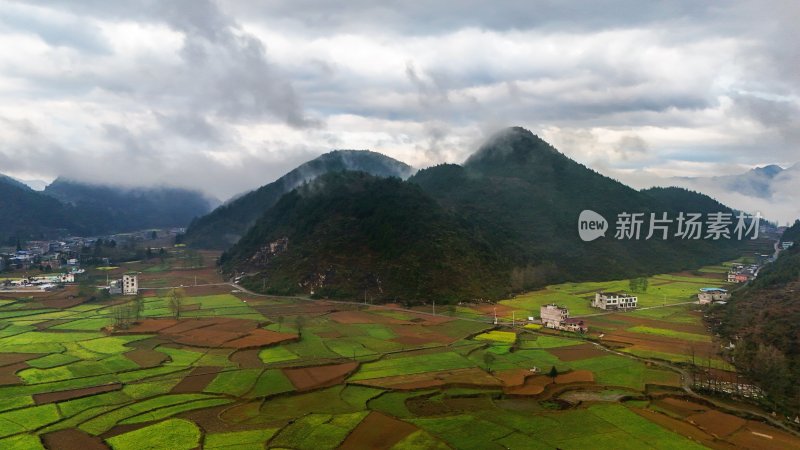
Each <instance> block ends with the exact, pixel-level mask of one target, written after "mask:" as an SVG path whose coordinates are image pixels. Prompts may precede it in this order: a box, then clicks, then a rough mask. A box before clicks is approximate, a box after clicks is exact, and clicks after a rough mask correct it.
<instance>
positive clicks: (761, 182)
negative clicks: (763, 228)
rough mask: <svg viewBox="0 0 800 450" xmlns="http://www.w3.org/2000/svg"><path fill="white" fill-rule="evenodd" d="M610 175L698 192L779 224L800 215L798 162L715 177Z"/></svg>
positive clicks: (642, 184)
mask: <svg viewBox="0 0 800 450" xmlns="http://www.w3.org/2000/svg"><path fill="white" fill-rule="evenodd" d="M613 176H615V177H616V178H618V179H620V180H623V181H625V182H628V183H630V184H632V185H634V186H638V187H650V186H680V187H685V188H687V189H692V190H695V191H699V192H702V193H704V194H706V195H710V196H711V197H714V198H715V199H717V200H719V201H720V202H722V203H725V204H726V205H729V206H731V207H733V208H736V209H740V210H743V211H748V212H750V213H753V214H754V213H756V212H760V213H761V215H762V216H764V217H765V218H767V219H769V220H772V221H777V222H778V223H779V224H782V225H784V224H791V223H793V222H794V221H795V220H796V219H797V218H800V203H798V201H797V198H798V197H797V193H798V192H800V163H798V164H794V165H792V166H789V167H788V168H783V167H781V166H779V165H776V164H771V165H766V166H761V167H755V168H753V169H750V170H747V171H744V172H740V173H734V174H730V175H717V176H712V175H709V176H693V177H658V176H657V175H654V174H652V173H647V172H628V173H619V172H617V173H614V174H613Z"/></svg>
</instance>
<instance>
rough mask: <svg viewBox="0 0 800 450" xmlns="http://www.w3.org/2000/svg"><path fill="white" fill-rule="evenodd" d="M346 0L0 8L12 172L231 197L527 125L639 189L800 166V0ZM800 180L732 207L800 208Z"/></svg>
mask: <svg viewBox="0 0 800 450" xmlns="http://www.w3.org/2000/svg"><path fill="white" fill-rule="evenodd" d="M334 3H340V2H330V1H326V0H293V1H283V0H273V1H269V0H267V1H248V0H230V1H218V2H213V1H210V0H183V1H168V0H164V1H162V0H142V1H125V2H108V1H104V0H83V1H78V2H46V1H32V2H15V1H2V0H0V172H2V173H6V174H9V175H12V176H16V177H18V178H23V179H41V180H46V181H47V180H51V179H53V178H54V177H56V176H59V175H63V176H68V177H71V178H76V179H81V180H93V181H97V182H115V183H123V184H129V185H139V184H152V183H160V184H169V185H177V186H185V187H192V188H198V189H202V190H203V191H205V192H208V193H210V194H213V195H215V196H217V197H218V198H220V199H225V198H227V197H229V196H230V195H233V194H236V193H239V192H241V191H245V190H248V189H252V188H255V187H257V186H260V185H262V184H265V183H267V182H269V181H272V180H274V179H275V178H277V177H278V176H280V175H282V174H283V173H285V172H286V171H288V170H290V169H291V168H293V167H295V166H296V165H298V164H299V163H301V162H304V161H306V160H309V159H311V158H313V157H315V156H316V155H319V154H321V153H324V152H326V151H329V150H331V149H336V148H355V149H372V150H375V151H379V152H382V153H385V154H387V155H390V156H393V157H395V158H397V159H400V160H403V161H405V162H407V163H409V164H411V165H413V166H415V167H425V166H428V165H431V164H435V163H439V162H445V161H447V162H461V161H463V160H464V159H465V158H466V157H467V156H468V155H469V154H470V153H471V152H472V151H474V150H475V148H476V147H477V145H478V144H479V143H480V142H481V141H482V140H483V139H485V138H486V137H487V136H488V135H489V134H491V133H492V132H494V131H496V130H498V129H500V128H502V127H506V126H511V125H519V126H523V127H526V128H528V129H530V130H531V131H533V132H534V133H536V134H538V135H540V136H542V137H543V138H545V139H546V140H548V141H549V142H551V143H552V144H554V145H555V146H556V147H557V148H559V149H560V150H561V151H563V152H564V153H566V154H567V155H569V156H571V157H572V158H574V159H576V160H578V161H580V162H582V163H584V164H587V165H590V166H592V167H594V168H596V169H598V170H599V171H601V172H603V173H606V174H608V175H611V176H614V177H615V178H618V179H620V180H621V181H623V182H626V183H628V184H631V185H634V186H646V185H648V184H653V183H656V182H658V180H660V179H661V178H666V177H673V176H709V175H715V174H716V175H719V174H732V173H738V172H743V171H745V170H747V169H749V168H752V167H755V166H757V165H764V164H773V163H774V164H781V165H783V166H784V167H788V166H790V165H792V164H794V163H796V162H798V161H800V151H798V149H800V146H799V144H800V93H799V92H798V91H799V89H798V86H800V84H799V83H800V46H798V45H797V31H796V30H797V24H796V20H797V18H798V17H800V3H798V2H796V1H793V0H787V1H771V2H769V1H768V2H765V1H763V0H762V1H753V2H748V1H740V2H697V1H686V2H681V1H674V2H667V1H664V2H655V3H652V4H651V5H649V6H647V7H643V6H642V5H643V2H640V1H602V0H600V1H592V2H585V1H575V2H569V1H560V0H559V1H555V0H552V1H537V2H530V1H509V2H499V3H498V2H486V1H478V0H468V1H464V2H461V4H460V6H459V7H458V8H456V7H454V6H453V2H418V1H384V2H372V1H367V0H363V1H362V0H354V1H349V2H341V3H344V5H334ZM378 5H380V6H378ZM498 5H499V6H498ZM798 181H800V176H799V177H797V178H796V179H791V180H789V181H787V182H785V183H783V184H782V185H781V186H783V187H781V189H790V190H793V192H790V191H786V192H783V191H781V192H778V193H776V196H775V198H773V199H770V200H769V201H770V202H772V203H773V204H764V205H762V204H759V203H752V202H751V203H746V202H747V201H749V200H741V199H739V200H737V201H738V202H741V203H740V204H739V205H736V206H740V207H748V208H750V209H765V210H768V211H770V212H772V213H773V215H779V216H780V217H777V218H779V219H781V220H789V218H791V217H796V216H800V209H798V208H797V207H793V206H790V207H788V209H787V208H786V206H787V205H786V203H787V202H789V203H792V204H795V203H798V202H797V198H796V194H794V193H795V192H798V191H799V190H800V182H798ZM795 188H796V189H795ZM714 194H715V195H717V196H718V197H723V199H725V198H724V195H725V193H724V192H722V193H714ZM751 200H752V199H751ZM776 206H781V207H782V208H783V209H781V210H780V212H778V210H777V209H774V208H775V207H776ZM793 208H794V209H793Z"/></svg>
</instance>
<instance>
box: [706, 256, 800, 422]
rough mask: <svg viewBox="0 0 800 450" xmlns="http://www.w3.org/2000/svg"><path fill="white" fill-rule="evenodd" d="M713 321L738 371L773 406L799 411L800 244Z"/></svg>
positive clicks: (744, 290) (799, 412)
mask: <svg viewBox="0 0 800 450" xmlns="http://www.w3.org/2000/svg"><path fill="white" fill-rule="evenodd" d="M714 319H716V320H715V321H716V322H717V323H718V324H719V325H718V331H719V332H720V333H721V334H722V335H723V336H725V337H727V338H728V339H730V340H731V341H732V342H734V343H735V344H736V349H735V352H734V362H735V364H736V367H737V369H739V370H740V371H742V372H743V373H745V374H746V375H747V376H748V377H750V378H751V379H752V380H753V381H755V382H756V383H757V384H758V385H759V386H761V388H762V389H764V390H765V392H766V394H767V396H768V398H767V400H768V401H769V402H771V404H772V406H773V407H776V408H778V409H780V410H783V411H785V412H790V413H791V414H793V415H796V414H800V386H798V384H797V380H798V379H800V334H799V333H798V327H797V324H798V323H800V246H797V245H796V246H794V247H793V248H791V249H789V250H787V251H785V252H782V253H781V256H780V257H779V258H778V259H777V260H776V261H775V262H774V263H772V264H769V265H767V266H766V267H764V268H763V269H762V270H761V271H760V273H759V275H758V278H757V279H756V280H755V281H753V282H751V283H750V284H749V285H748V286H747V287H745V288H744V289H742V290H739V291H737V292H735V293H734V295H733V298H732V299H731V301H730V302H728V304H727V305H725V306H724V307H723V308H721V309H719V310H717V311H715V312H714Z"/></svg>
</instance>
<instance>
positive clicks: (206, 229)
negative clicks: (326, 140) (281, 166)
mask: <svg viewBox="0 0 800 450" xmlns="http://www.w3.org/2000/svg"><path fill="white" fill-rule="evenodd" d="M343 170H352V171H361V172H366V173H370V174H372V175H376V176H379V177H400V178H406V177H408V176H409V175H411V173H412V172H413V169H412V168H411V167H410V166H408V165H406V164H404V163H402V162H400V161H397V160H395V159H392V158H390V157H388V156H384V155H382V154H380V153H375V152H371V151H367V150H336V151H332V152H329V153H326V154H324V155H322V156H319V157H318V158H316V159H313V160H311V161H309V162H307V163H305V164H302V165H301V166H299V167H297V168H296V169H294V170H292V171H291V172H289V173H287V174H286V175H284V176H282V177H281V178H279V179H277V180H276V181H274V182H272V183H269V184H267V185H265V186H262V187H260V188H258V189H256V190H254V191H251V192H249V193H247V194H244V195H242V196H240V197H238V198H236V199H234V200H232V201H230V202H228V203H226V204H224V205H222V206H220V207H218V208H217V209H215V210H214V211H212V212H211V213H210V214H208V215H206V216H203V217H201V218H199V219H197V220H196V221H194V222H192V223H191V225H190V226H189V228H188V229H187V230H186V235H185V237H184V242H185V243H186V244H189V245H191V246H194V247H201V248H215V249H226V248H228V247H230V246H231V245H233V244H235V243H236V242H237V241H238V240H239V238H240V237H241V236H242V235H244V233H245V232H246V231H247V229H248V228H250V226H252V225H253V224H254V223H255V221H256V220H257V219H258V218H259V217H261V215H262V214H264V212H265V211H267V210H268V209H269V208H271V207H272V206H273V205H275V203H277V201H278V200H279V199H280V198H281V196H282V195H283V194H285V193H287V192H289V191H291V190H292V189H294V188H296V187H298V186H300V185H301V184H303V183H305V182H307V181H310V180H313V179H314V178H316V177H318V176H320V175H322V174H324V173H328V172H339V171H343Z"/></svg>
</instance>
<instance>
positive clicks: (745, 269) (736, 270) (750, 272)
mask: <svg viewBox="0 0 800 450" xmlns="http://www.w3.org/2000/svg"><path fill="white" fill-rule="evenodd" d="M758 269H759V267H758V266H757V265H755V264H747V265H745V264H734V265H732V266H731V268H730V270H728V283H747V282H748V281H750V280H752V279H754V278H755V277H757V276H758Z"/></svg>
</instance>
